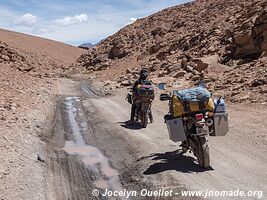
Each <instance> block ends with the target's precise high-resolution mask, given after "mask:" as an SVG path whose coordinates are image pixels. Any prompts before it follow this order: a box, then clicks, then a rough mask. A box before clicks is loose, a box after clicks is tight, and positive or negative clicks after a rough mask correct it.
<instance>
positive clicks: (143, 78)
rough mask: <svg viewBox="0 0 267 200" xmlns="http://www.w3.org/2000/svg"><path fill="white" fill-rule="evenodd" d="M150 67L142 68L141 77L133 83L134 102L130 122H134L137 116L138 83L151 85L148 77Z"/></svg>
mask: <svg viewBox="0 0 267 200" xmlns="http://www.w3.org/2000/svg"><path fill="white" fill-rule="evenodd" d="M148 74H149V73H148V69H147V68H142V69H141V71H140V77H139V79H138V80H136V81H135V83H134V85H133V89H132V91H133V102H132V108H131V119H130V124H134V116H135V109H136V103H135V102H136V99H137V98H138V93H137V87H138V85H151V82H150V81H149V80H148V79H147V77H148Z"/></svg>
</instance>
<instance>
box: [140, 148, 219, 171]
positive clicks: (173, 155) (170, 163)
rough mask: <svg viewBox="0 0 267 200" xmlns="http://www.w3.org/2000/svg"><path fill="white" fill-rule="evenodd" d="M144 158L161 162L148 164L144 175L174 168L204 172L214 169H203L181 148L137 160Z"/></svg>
mask: <svg viewBox="0 0 267 200" xmlns="http://www.w3.org/2000/svg"><path fill="white" fill-rule="evenodd" d="M146 158H152V160H156V161H161V162H156V163H154V164H152V165H150V166H149V167H148V169H147V170H146V171H145V172H144V174H145V175H151V174H157V173H161V172H164V171H168V170H176V171H179V172H183V173H192V172H205V171H210V170H214V169H213V168H212V167H210V168H207V169H203V168H202V167H200V166H199V165H198V164H197V163H195V162H194V161H196V159H195V158H193V157H191V156H186V155H184V154H183V152H182V150H176V151H172V152H165V153H155V154H152V155H150V156H147V157H142V158H140V159H139V160H143V159H146ZM139 160H138V161H139Z"/></svg>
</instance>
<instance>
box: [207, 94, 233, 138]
mask: <svg viewBox="0 0 267 200" xmlns="http://www.w3.org/2000/svg"><path fill="white" fill-rule="evenodd" d="M214 104H215V114H214V118H213V120H214V131H213V133H211V134H210V136H225V135H226V134H227V133H228V131H229V125H228V113H227V112H226V108H225V102H224V100H223V99H219V100H218V99H215V100H214Z"/></svg>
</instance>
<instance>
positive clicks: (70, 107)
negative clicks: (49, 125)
mask: <svg viewBox="0 0 267 200" xmlns="http://www.w3.org/2000/svg"><path fill="white" fill-rule="evenodd" d="M63 105H64V109H65V111H66V113H67V118H68V121H69V124H68V126H69V129H70V133H71V137H70V138H71V140H69V141H66V143H65V146H64V148H63V150H64V151H65V152H66V153H68V154H69V155H72V156H76V157H77V159H80V160H81V161H82V163H83V164H84V165H85V166H86V167H87V168H88V169H89V171H91V173H93V174H94V177H95V180H94V181H93V185H94V186H95V187H97V188H99V189H103V190H105V189H109V190H113V191H119V190H122V185H121V183H120V181H119V176H118V175H119V174H118V172H117V171H116V170H115V169H113V168H112V167H111V166H110V164H109V161H108V159H107V158H106V157H105V156H104V155H103V154H102V153H101V151H100V150H99V149H98V148H96V147H94V146H91V145H87V144H86V143H85V140H84V137H83V136H84V135H85V134H93V133H92V128H91V127H90V125H89V124H88V123H87V120H86V116H85V114H84V111H83V108H82V103H81V99H80V97H75V96H74V97H66V98H65V100H64V102H63ZM90 132H91V133H90Z"/></svg>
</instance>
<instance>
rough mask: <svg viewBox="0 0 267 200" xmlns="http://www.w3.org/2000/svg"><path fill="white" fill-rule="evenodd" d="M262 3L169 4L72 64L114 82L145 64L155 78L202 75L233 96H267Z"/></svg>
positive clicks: (266, 15)
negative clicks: (168, 6) (170, 5)
mask: <svg viewBox="0 0 267 200" xmlns="http://www.w3.org/2000/svg"><path fill="white" fill-rule="evenodd" d="M266 8H267V2H266V1H265V0H250V1H248V0H240V1H235V0H222V1H216V0H199V1H194V2H192V3H187V4H184V5H178V6H175V7H171V8H167V9H165V10H163V11H161V12H159V13H156V14H154V15H151V16H149V17H146V18H143V19H139V20H137V21H136V22H135V23H133V24H131V25H129V26H127V27H125V28H123V29H121V30H120V31H119V32H117V33H116V34H114V35H112V36H110V37H109V38H107V39H106V40H104V41H102V42H101V43H100V44H99V45H98V46H97V47H96V48H94V49H92V50H91V51H89V52H88V53H87V54H84V55H82V56H81V57H80V58H79V59H78V61H77V64H76V65H78V66H82V67H83V68H86V69H87V70H88V71H89V72H96V74H99V75H101V76H102V77H104V78H106V79H111V78H112V80H114V77H116V81H117V82H118V83H121V82H122V83H123V82H124V81H126V80H132V79H133V78H135V77H136V73H137V71H138V69H139V68H140V67H141V66H147V67H149V68H150V71H151V78H152V80H154V82H155V83H157V82H162V81H163V82H166V83H168V85H169V86H171V87H173V86H176V85H179V84H180V83H182V82H188V83H189V85H192V84H195V83H196V82H198V81H199V80H204V81H205V82H206V83H207V85H208V86H209V88H210V89H211V90H212V91H214V92H221V93H223V94H224V95H225V96H226V97H227V98H228V99H230V100H231V101H233V102H241V101H252V102H266V100H267V91H266V84H267V73H266V71H267V69H266V66H267V65H266V64H267V61H266V59H267V58H266V57H267V53H266V51H267V9H266ZM125 74H126V75H125Z"/></svg>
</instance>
